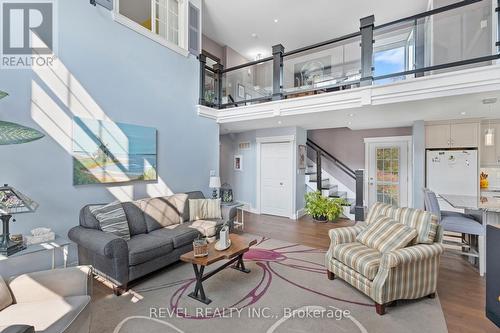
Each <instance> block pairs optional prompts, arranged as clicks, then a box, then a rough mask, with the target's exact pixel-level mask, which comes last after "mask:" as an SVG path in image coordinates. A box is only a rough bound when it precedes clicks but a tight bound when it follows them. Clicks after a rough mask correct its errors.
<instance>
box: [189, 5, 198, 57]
mask: <svg viewBox="0 0 500 333" xmlns="http://www.w3.org/2000/svg"><path fill="white" fill-rule="evenodd" d="M188 24H189V27H188V39H189V40H188V44H189V52H191V53H192V54H194V55H196V56H197V55H199V54H200V51H201V50H200V36H201V32H200V10H199V9H198V8H196V7H195V6H193V4H191V3H190V4H189V22H188Z"/></svg>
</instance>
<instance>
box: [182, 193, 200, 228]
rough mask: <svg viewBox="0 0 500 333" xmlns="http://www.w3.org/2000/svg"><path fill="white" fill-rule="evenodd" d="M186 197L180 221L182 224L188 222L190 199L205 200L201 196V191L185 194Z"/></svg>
mask: <svg viewBox="0 0 500 333" xmlns="http://www.w3.org/2000/svg"><path fill="white" fill-rule="evenodd" d="M186 194H187V196H188V200H187V201H186V205H185V206H184V212H183V214H182V219H183V220H184V222H187V221H189V200H190V199H205V195H203V192H201V191H193V192H186Z"/></svg>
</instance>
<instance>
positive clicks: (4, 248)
mask: <svg viewBox="0 0 500 333" xmlns="http://www.w3.org/2000/svg"><path fill="white" fill-rule="evenodd" d="M37 208H38V204H37V203H36V202H35V201H33V200H31V199H30V198H28V197H27V196H26V195H24V194H22V193H21V192H19V191H18V190H16V189H15V188H13V187H11V186H9V185H7V184H5V185H4V186H2V187H0V219H1V220H2V235H1V236H0V254H3V255H7V256H10V255H12V254H14V253H16V252H19V251H22V250H24V249H25V246H24V244H22V243H17V242H13V241H11V240H10V232H9V222H10V219H11V218H12V215H13V214H22V213H33V212H34V211H35V210H36V209H37ZM14 221H15V220H14Z"/></svg>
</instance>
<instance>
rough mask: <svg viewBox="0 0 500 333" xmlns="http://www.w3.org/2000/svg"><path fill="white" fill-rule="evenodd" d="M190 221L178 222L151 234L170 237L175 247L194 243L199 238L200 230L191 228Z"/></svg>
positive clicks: (165, 237)
mask: <svg viewBox="0 0 500 333" xmlns="http://www.w3.org/2000/svg"><path fill="white" fill-rule="evenodd" d="M190 225H191V224H190V223H183V224H177V225H173V226H170V227H166V228H162V229H158V230H155V231H153V232H151V233H150V234H149V235H151V236H154V237H158V238H160V239H169V240H170V241H171V242H172V244H173V247H174V248H175V249H177V248H180V247H183V246H184V245H188V244H192V243H193V241H194V240H195V239H196V238H198V236H199V235H200V233H199V232H198V230H196V229H193V228H190Z"/></svg>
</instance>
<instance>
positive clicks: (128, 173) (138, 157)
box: [73, 117, 158, 185]
mask: <svg viewBox="0 0 500 333" xmlns="http://www.w3.org/2000/svg"><path fill="white" fill-rule="evenodd" d="M156 141H157V131H156V129H155V128H152V127H144V126H137V125H130V124H122V123H114V122H112V121H104V120H95V119H85V118H80V117H74V118H73V184H74V185H89V184H105V183H123V182H130V181H154V180H157V178H158V176H157V150H156Z"/></svg>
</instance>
